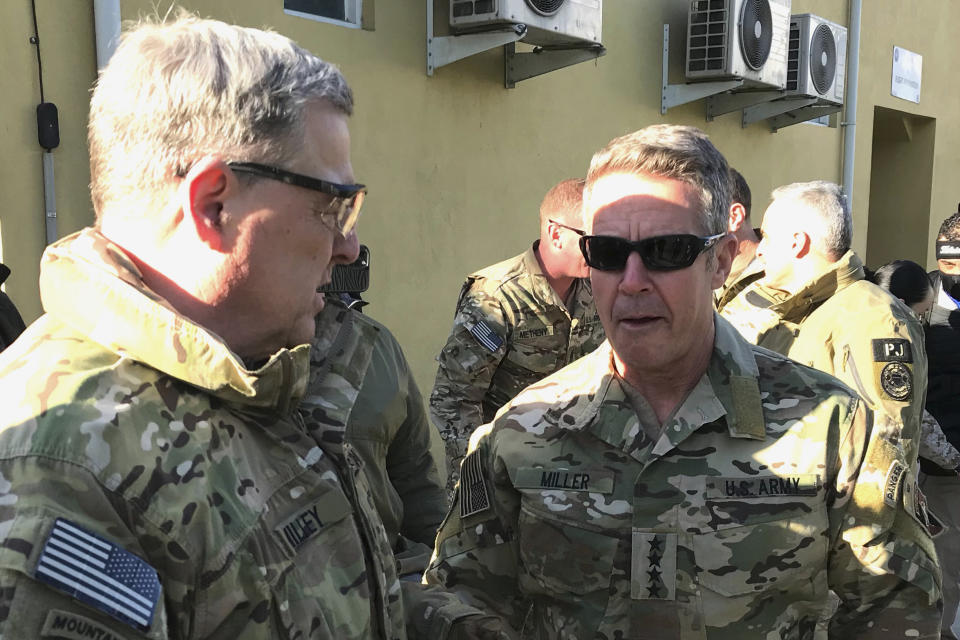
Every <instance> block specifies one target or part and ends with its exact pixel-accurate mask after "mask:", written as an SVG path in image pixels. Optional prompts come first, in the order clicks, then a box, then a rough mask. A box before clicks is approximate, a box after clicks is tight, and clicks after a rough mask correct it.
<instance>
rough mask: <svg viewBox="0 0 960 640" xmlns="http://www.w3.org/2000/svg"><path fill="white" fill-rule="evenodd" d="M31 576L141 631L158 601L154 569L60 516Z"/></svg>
mask: <svg viewBox="0 0 960 640" xmlns="http://www.w3.org/2000/svg"><path fill="white" fill-rule="evenodd" d="M36 577H37V579H38V580H41V581H43V582H46V583H47V584H49V585H52V586H54V587H56V588H57V589H60V590H61V591H65V592H66V593H68V594H70V596H72V597H74V598H76V599H77V600H80V601H81V602H84V603H86V604H88V605H90V606H92V607H95V608H97V609H99V610H100V611H105V612H106V613H108V614H110V615H111V616H113V617H114V618H116V619H117V620H120V621H122V622H125V623H126V624H128V625H130V626H133V627H136V628H137V629H140V630H141V631H146V630H147V629H149V628H150V623H151V622H152V621H153V613H154V611H155V610H156V608H157V602H158V601H159V598H160V579H159V578H158V577H157V572H156V570H155V569H154V568H153V567H151V566H150V565H149V564H147V563H146V562H144V561H143V560H141V559H140V558H138V557H137V556H135V555H134V554H132V553H130V552H129V551H126V550H125V549H122V548H121V547H118V546H117V545H115V544H113V543H112V542H108V541H107V540H104V539H103V538H101V537H100V536H98V535H96V534H94V533H91V532H89V531H87V530H86V529H83V528H82V527H79V526H77V525H75V524H73V523H72V522H70V521H69V520H64V519H63V518H57V521H56V522H55V523H54V525H53V529H52V530H51V531H50V536H49V537H48V538H47V542H46V544H44V546H43V551H41V552H40V560H39V561H38V562H37V570H36Z"/></svg>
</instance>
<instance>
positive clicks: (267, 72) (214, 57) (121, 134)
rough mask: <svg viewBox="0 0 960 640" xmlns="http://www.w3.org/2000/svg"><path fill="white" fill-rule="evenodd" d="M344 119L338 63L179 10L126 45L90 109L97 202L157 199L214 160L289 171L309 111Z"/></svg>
mask: <svg viewBox="0 0 960 640" xmlns="http://www.w3.org/2000/svg"><path fill="white" fill-rule="evenodd" d="M317 100H325V101H327V102H328V103H329V104H331V105H333V106H334V107H335V108H336V109H338V110H340V111H341V112H343V113H344V114H346V115H348V116H349V115H350V114H351V113H352V112H353V95H352V93H351V91H350V87H349V86H347V82H346V80H345V79H344V78H343V76H342V75H341V73H340V72H339V71H338V70H337V69H336V68H335V67H334V66H333V65H331V64H328V63H326V62H324V61H323V60H321V59H319V58H317V57H316V56H314V55H313V54H311V53H310V52H308V51H306V50H305V49H303V48H301V47H299V46H298V45H297V44H295V43H294V42H293V41H291V40H290V39H289V38H286V37H284V36H281V35H279V34H277V33H273V32H269V31H262V30H259V29H250V28H244V27H238V26H235V25H229V24H226V23H223V22H218V21H215V20H203V19H200V18H198V17H196V16H194V15H191V14H189V13H187V12H186V11H183V10H181V11H178V12H177V13H176V15H175V16H174V17H173V18H172V19H169V20H164V19H146V20H143V21H141V22H139V23H137V24H135V25H133V26H132V27H131V28H130V29H129V30H128V31H127V32H126V33H125V34H124V35H123V36H122V37H121V39H120V42H119V45H118V47H117V49H116V52H115V53H114V55H113V57H112V58H111V59H110V63H109V64H108V65H107V67H106V68H105V69H104V70H103V71H102V72H101V73H100V77H99V79H98V81H97V86H96V88H95V89H94V92H93V98H92V99H91V103H90V122H89V128H88V142H89V146H90V178H91V186H90V191H91V197H92V199H93V206H94V210H95V211H96V212H97V218H98V220H99V218H100V215H101V212H102V209H103V206H104V204H105V203H108V202H113V201H122V200H124V199H133V200H134V201H143V199H144V198H148V199H150V198H154V197H155V196H156V195H157V194H158V193H160V191H161V190H162V189H164V188H165V187H167V186H168V185H169V184H170V181H171V180H172V179H173V178H174V177H175V176H182V175H184V174H186V172H187V171H188V170H189V168H190V166H191V165H192V164H193V163H194V162H196V161H197V160H199V159H200V158H201V157H203V156H204V155H207V154H217V155H219V156H222V157H224V159H226V160H245V161H259V162H265V163H283V162H284V161H286V160H289V159H290V158H292V157H295V156H296V155H297V153H298V152H299V151H300V149H301V148H302V144H303V137H304V133H303V132H304V126H305V125H304V121H305V112H306V106H307V105H308V103H310V102H311V101H317Z"/></svg>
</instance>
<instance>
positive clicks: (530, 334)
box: [513, 326, 554, 340]
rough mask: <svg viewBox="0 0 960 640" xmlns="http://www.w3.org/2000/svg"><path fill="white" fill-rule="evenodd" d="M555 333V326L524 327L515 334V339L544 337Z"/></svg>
mask: <svg viewBox="0 0 960 640" xmlns="http://www.w3.org/2000/svg"><path fill="white" fill-rule="evenodd" d="M553 334H554V329H553V326H549V327H537V328H536V329H524V330H522V331H517V332H515V333H514V334H513V338H514V340H529V339H530V338H542V337H543V336H552V335H553Z"/></svg>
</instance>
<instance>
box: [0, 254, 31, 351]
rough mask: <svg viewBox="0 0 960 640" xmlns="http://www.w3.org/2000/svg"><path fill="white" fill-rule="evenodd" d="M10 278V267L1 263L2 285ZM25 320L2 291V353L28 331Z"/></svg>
mask: <svg viewBox="0 0 960 640" xmlns="http://www.w3.org/2000/svg"><path fill="white" fill-rule="evenodd" d="M9 277H10V267H8V266H7V265H5V264H2V263H0V285H2V284H3V283H4V282H6V280H7V278H9ZM26 328H27V327H26V325H25V324H23V318H22V317H20V312H19V311H17V307H16V305H14V304H13V300H11V299H10V297H9V296H7V294H6V293H4V292H3V291H0V351H3V350H4V349H6V348H7V347H8V346H10V345H11V344H13V341H14V340H16V339H17V337H18V336H19V335H20V334H21V333H23V330H24V329H26Z"/></svg>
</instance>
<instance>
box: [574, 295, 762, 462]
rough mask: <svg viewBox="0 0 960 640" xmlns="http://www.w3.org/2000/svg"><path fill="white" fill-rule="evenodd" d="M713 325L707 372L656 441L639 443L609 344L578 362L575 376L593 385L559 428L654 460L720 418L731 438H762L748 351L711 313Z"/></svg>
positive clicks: (755, 373) (636, 421) (639, 430)
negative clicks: (578, 431)
mask: <svg viewBox="0 0 960 640" xmlns="http://www.w3.org/2000/svg"><path fill="white" fill-rule="evenodd" d="M714 326H715V327H716V334H715V338H714V347H713V353H712V355H711V358H710V363H709V365H708V366H707V370H706V371H705V372H704V373H703V375H702V376H701V378H700V380H699V381H698V382H697V384H696V385H695V386H694V388H693V389H692V390H691V392H690V394H689V395H688V396H687V397H686V399H684V401H683V403H682V404H681V405H680V407H679V408H678V409H677V411H676V412H675V413H674V415H673V416H672V417H671V418H670V419H669V420H668V421H667V423H666V424H665V428H664V430H663V433H662V434H661V436H660V439H659V440H658V441H657V442H656V443H651V442H650V441H649V440H647V441H646V442H644V436H643V435H642V434H643V429H642V427H641V425H640V421H639V419H638V418H637V416H636V413H635V412H634V410H633V407H632V406H631V404H630V402H629V400H628V398H627V396H626V393H625V392H624V390H623V387H622V386H621V385H624V384H626V383H625V382H624V381H623V380H622V379H621V378H620V377H619V376H618V375H617V373H616V371H615V369H614V366H613V359H612V355H613V353H612V348H611V347H610V343H609V342H604V344H603V346H602V347H600V348H598V349H597V350H596V351H594V352H593V353H592V354H590V355H588V356H587V357H586V358H584V359H583V360H581V361H580V365H581V367H578V368H577V369H578V371H577V375H576V376H575V377H576V378H578V379H579V380H596V381H597V382H596V383H594V384H593V385H590V386H589V387H588V394H587V397H588V398H590V400H589V401H588V402H583V403H580V404H579V405H576V404H574V405H572V406H575V407H578V408H577V410H576V413H574V414H572V415H567V416H564V418H563V421H564V422H565V423H566V424H565V425H564V426H565V427H566V428H569V429H584V430H588V431H589V432H590V433H592V434H594V435H595V436H597V437H598V438H600V439H601V440H603V441H604V442H606V443H608V444H610V445H611V446H614V447H616V448H618V449H621V450H624V451H626V452H628V453H630V454H631V455H633V456H634V457H636V458H638V459H645V458H647V457H648V456H649V455H650V454H651V453H652V455H654V456H657V457H659V456H662V455H665V454H666V453H668V452H669V451H670V450H671V449H673V448H674V447H676V446H677V445H679V444H680V443H681V442H683V441H684V440H686V439H687V438H688V437H689V436H690V435H692V434H693V433H694V432H696V431H697V430H698V429H699V428H700V427H701V426H702V425H704V424H707V423H710V422H714V421H716V420H719V419H720V418H722V417H724V416H726V418H727V419H726V424H727V429H728V431H729V433H730V436H731V437H734V438H751V439H759V440H762V439H764V438H765V437H766V435H765V425H764V421H763V408H762V404H761V397H760V389H759V385H758V383H757V377H758V375H759V370H758V368H757V363H756V359H755V358H754V355H753V347H752V345H750V344H749V343H748V342H747V341H746V340H744V339H743V338H742V337H741V336H740V334H739V333H737V331H736V329H734V328H733V326H731V325H730V323H728V322H727V321H726V320H724V319H723V318H721V317H720V316H719V315H717V314H714ZM651 445H652V447H651Z"/></svg>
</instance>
